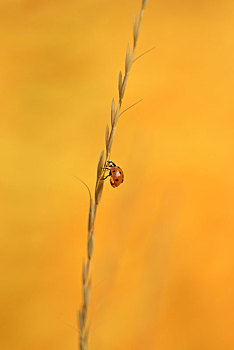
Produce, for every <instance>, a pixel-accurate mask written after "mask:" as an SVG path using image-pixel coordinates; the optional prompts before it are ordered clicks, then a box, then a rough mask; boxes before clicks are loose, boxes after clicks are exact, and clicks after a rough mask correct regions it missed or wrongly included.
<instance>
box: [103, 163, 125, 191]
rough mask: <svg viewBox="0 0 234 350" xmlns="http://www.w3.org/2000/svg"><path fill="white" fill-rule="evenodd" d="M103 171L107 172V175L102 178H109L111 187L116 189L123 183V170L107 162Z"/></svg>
mask: <svg viewBox="0 0 234 350" xmlns="http://www.w3.org/2000/svg"><path fill="white" fill-rule="evenodd" d="M104 169H107V170H109V174H108V175H107V176H106V177H104V178H103V180H105V179H106V178H107V177H109V176H110V184H111V186H112V187H118V186H119V185H120V184H121V183H122V182H123V181H124V173H123V170H122V169H121V168H120V167H119V166H118V165H116V164H115V163H113V162H112V161H111V160H108V161H107V166H106V167H105V168H104Z"/></svg>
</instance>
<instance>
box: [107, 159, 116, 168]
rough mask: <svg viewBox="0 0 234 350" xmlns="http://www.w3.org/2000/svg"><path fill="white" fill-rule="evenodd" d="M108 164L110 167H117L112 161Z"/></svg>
mask: <svg viewBox="0 0 234 350" xmlns="http://www.w3.org/2000/svg"><path fill="white" fill-rule="evenodd" d="M107 163H108V166H109V167H112V166H116V164H115V163H114V162H112V160H108V161H107Z"/></svg>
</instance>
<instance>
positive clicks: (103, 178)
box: [101, 168, 111, 180]
mask: <svg viewBox="0 0 234 350" xmlns="http://www.w3.org/2000/svg"><path fill="white" fill-rule="evenodd" d="M102 169H103V170H109V174H108V175H107V176H105V177H102V178H101V180H106V179H107V178H108V177H109V176H111V171H110V168H102Z"/></svg>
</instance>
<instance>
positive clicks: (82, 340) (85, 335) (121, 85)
mask: <svg viewBox="0 0 234 350" xmlns="http://www.w3.org/2000/svg"><path fill="white" fill-rule="evenodd" d="M147 2H148V0H143V1H142V6H141V10H140V14H139V18H137V15H136V14H135V16H134V22H133V48H132V52H131V50H130V46H129V45H128V46H127V50H126V56H125V71H124V75H123V73H122V72H121V71H120V72H119V78H118V92H119V101H118V105H117V106H116V105H115V101H114V99H113V100H112V103H111V127H110V128H109V126H108V125H107V126H106V132H105V144H106V147H105V150H106V151H105V153H104V151H102V152H101V154H100V157H99V161H98V165H97V179H96V187H95V195H94V198H95V201H93V198H92V195H91V192H90V189H89V187H88V186H87V185H86V183H84V182H83V181H82V180H80V179H79V180H80V181H81V182H82V183H83V184H84V185H85V186H86V188H87V189H88V191H89V196H90V206H89V219H88V240H87V258H86V260H84V261H83V267H82V291H83V301H82V305H81V308H80V310H78V325H79V330H80V337H79V347H80V350H88V339H89V327H88V326H87V324H88V311H89V304H90V296H91V272H90V270H91V263H92V260H93V254H94V248H95V233H94V227H95V220H96V213H97V208H98V205H99V203H100V201H101V197H102V192H103V186H104V181H103V175H104V173H105V170H104V167H105V164H106V162H107V161H108V160H109V159H110V155H111V150H112V145H113V142H114V138H115V132H116V127H117V123H118V120H119V117H120V116H121V115H122V114H123V113H124V112H126V111H127V110H128V109H129V108H132V107H133V106H135V105H136V104H137V103H139V102H140V101H141V100H140V101H138V102H136V103H134V104H133V105H131V106H130V107H128V108H126V109H125V110H123V111H121V107H122V102H123V98H124V94H125V91H126V87H127V83H128V77H129V73H130V70H131V67H132V64H133V63H134V58H135V50H136V45H137V42H138V38H139V34H140V28H141V23H142V18H143V13H144V9H145V6H146V4H147Z"/></svg>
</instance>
